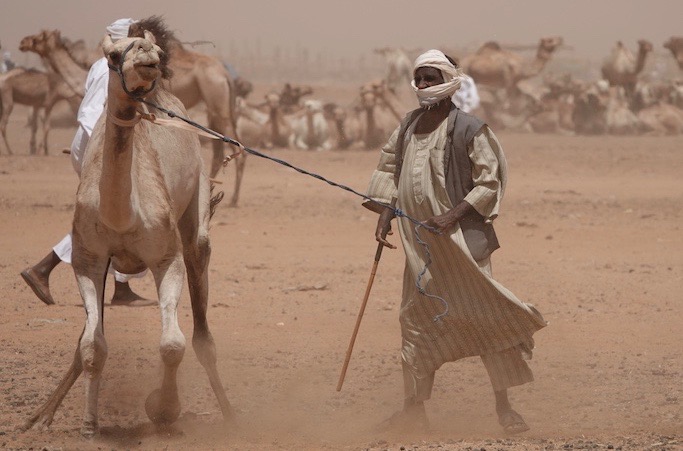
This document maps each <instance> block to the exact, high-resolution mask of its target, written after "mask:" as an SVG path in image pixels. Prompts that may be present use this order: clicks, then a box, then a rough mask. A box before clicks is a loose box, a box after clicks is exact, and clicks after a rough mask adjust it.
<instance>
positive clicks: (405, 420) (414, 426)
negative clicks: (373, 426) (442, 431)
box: [378, 402, 429, 433]
mask: <svg viewBox="0 0 683 451" xmlns="http://www.w3.org/2000/svg"><path fill="white" fill-rule="evenodd" d="M378 429H379V431H382V432H386V431H396V432H406V433H426V432H429V419H428V418H427V412H426V411H425V407H424V403H422V402H418V403H415V404H412V405H410V406H404V407H403V410H399V411H398V412H396V413H394V414H393V415H392V416H390V417H389V418H387V419H386V420H384V421H383V422H382V423H380V424H379V426H378Z"/></svg>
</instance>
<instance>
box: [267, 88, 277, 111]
mask: <svg viewBox="0 0 683 451" xmlns="http://www.w3.org/2000/svg"><path fill="white" fill-rule="evenodd" d="M265 99H266V106H267V107H268V109H269V110H271V111H274V110H277V109H278V108H280V94H278V93H276V92H269V93H268V94H266V96H265Z"/></svg>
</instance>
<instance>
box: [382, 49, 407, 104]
mask: <svg viewBox="0 0 683 451" xmlns="http://www.w3.org/2000/svg"><path fill="white" fill-rule="evenodd" d="M375 53H377V54H379V55H382V56H383V57H384V59H385V60H386V63H387V75H386V78H385V80H386V83H387V89H389V90H390V91H391V92H393V93H396V91H397V89H398V88H399V86H401V85H402V84H404V83H405V82H408V83H410V80H412V79H413V63H412V62H411V61H410V58H408V55H406V52H405V51H404V50H402V49H400V48H396V47H382V48H379V49H375Z"/></svg>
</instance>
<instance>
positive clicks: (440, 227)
mask: <svg viewBox="0 0 683 451" xmlns="http://www.w3.org/2000/svg"><path fill="white" fill-rule="evenodd" d="M458 221H460V217H459V216H458V215H457V214H456V213H455V209H453V210H450V211H448V212H446V213H444V214H442V215H438V216H432V217H431V218H429V219H427V220H426V221H424V222H423V224H424V225H426V226H428V227H431V228H432V229H436V231H437V232H438V233H439V234H442V233H444V232H447V231H448V230H450V229H452V228H453V227H455V225H456V224H457V223H458ZM430 232H432V230H430Z"/></svg>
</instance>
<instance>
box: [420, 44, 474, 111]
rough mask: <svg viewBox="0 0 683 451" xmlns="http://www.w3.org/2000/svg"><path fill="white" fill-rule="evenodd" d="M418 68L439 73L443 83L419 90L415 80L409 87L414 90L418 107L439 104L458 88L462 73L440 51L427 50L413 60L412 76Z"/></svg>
mask: <svg viewBox="0 0 683 451" xmlns="http://www.w3.org/2000/svg"><path fill="white" fill-rule="evenodd" d="M420 67H433V68H434V69H438V70H439V71H441V76H442V77H443V80H444V82H443V83H441V84H440V85H435V86H430V87H428V88H424V89H419V88H418V87H417V86H416V85H415V80H412V81H411V82H410V85H411V86H412V87H413V89H414V90H415V94H416V95H417V100H418V102H420V106H430V105H434V104H436V103H439V102H440V101H441V100H443V99H445V98H447V97H451V96H452V95H453V94H454V93H455V91H457V90H458V88H460V77H461V76H462V71H461V70H460V69H458V68H456V67H455V66H454V65H453V63H451V62H450V61H448V58H446V55H444V53H443V52H442V51H440V50H427V51H426V52H424V53H423V54H422V55H420V56H418V57H417V59H416V60H415V64H414V67H413V74H414V73H415V71H416V70H417V69H418V68H420Z"/></svg>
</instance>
